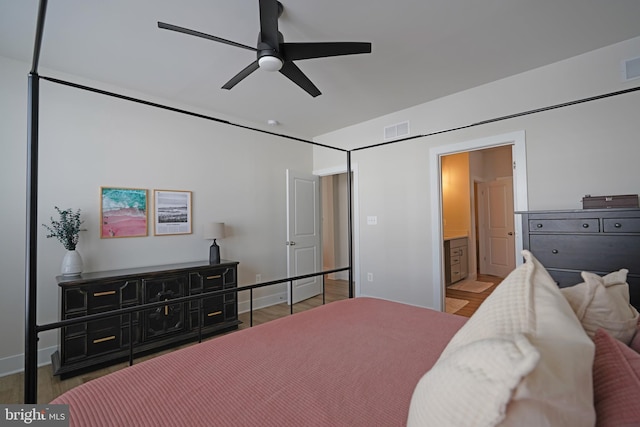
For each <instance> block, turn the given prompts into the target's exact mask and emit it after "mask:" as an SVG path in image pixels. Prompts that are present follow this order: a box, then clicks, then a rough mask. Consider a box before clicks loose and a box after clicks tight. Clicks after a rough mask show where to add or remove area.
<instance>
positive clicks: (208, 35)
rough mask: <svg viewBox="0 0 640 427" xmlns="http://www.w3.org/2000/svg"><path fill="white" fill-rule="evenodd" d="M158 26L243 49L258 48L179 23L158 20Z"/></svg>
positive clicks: (254, 49) (253, 49)
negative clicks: (182, 25)
mask: <svg viewBox="0 0 640 427" xmlns="http://www.w3.org/2000/svg"><path fill="white" fill-rule="evenodd" d="M158 28H162V29H164V30H171V31H177V32H178V33H184V34H189V35H190V36H196V37H202V38H203V39H208V40H213V41H214V42H219V43H224V44H228V45H231V46H235V47H241V48H242V49H248V50H252V51H254V52H256V51H257V50H258V49H256V48H255V47H251V46H247V45H244V44H240V43H236V42H234V41H231V40H227V39H223V38H220V37H216V36H212V35H210V34H205V33H201V32H200V31H194V30H190V29H189V28H183V27H178V26H177V25H172V24H167V23H165V22H158Z"/></svg>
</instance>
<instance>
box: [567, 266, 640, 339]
mask: <svg viewBox="0 0 640 427" xmlns="http://www.w3.org/2000/svg"><path fill="white" fill-rule="evenodd" d="M628 272H629V271H628V270H626V269H622V270H619V271H614V272H613V273H610V274H607V275H606V276H604V277H600V276H598V275H597V274H593V273H589V272H586V271H583V272H582V279H583V280H584V282H583V283H578V284H577V285H574V286H570V287H567V288H562V289H561V291H562V294H563V295H564V296H565V298H566V299H567V301H569V304H570V305H571V308H572V309H573V311H574V312H575V313H576V316H577V317H578V319H579V320H580V323H582V327H583V328H584V330H585V331H586V332H587V335H589V336H590V337H591V339H593V338H594V336H595V334H596V331H597V330H598V329H599V328H602V329H604V330H606V331H607V332H608V333H609V334H610V335H611V336H612V337H614V338H616V339H618V340H620V341H622V342H623V343H625V344H627V345H629V343H631V340H632V339H633V335H634V334H635V332H636V327H637V324H638V317H639V316H640V315H639V314H638V311H637V310H636V309H635V307H633V306H632V305H631V304H630V303H629V285H628V284H627V273H628Z"/></svg>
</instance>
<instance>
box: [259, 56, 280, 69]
mask: <svg viewBox="0 0 640 427" xmlns="http://www.w3.org/2000/svg"><path fill="white" fill-rule="evenodd" d="M258 65H259V66H260V68H261V69H263V70H266V71H280V69H281V68H282V65H283V62H282V60H281V59H280V58H278V57H277V56H271V55H266V56H262V57H260V59H258Z"/></svg>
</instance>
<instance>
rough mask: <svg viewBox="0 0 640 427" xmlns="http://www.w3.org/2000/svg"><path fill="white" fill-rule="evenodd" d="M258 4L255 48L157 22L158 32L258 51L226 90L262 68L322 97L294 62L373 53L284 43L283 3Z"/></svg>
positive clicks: (354, 45) (345, 45)
mask: <svg viewBox="0 0 640 427" xmlns="http://www.w3.org/2000/svg"><path fill="white" fill-rule="evenodd" d="M259 3H260V32H259V33H258V45H257V47H255V48H253V47H251V46H247V45H244V44H241V43H236V42H234V41H231V40H226V39H223V38H220V37H216V36H212V35H209V34H205V33H201V32H199V31H194V30H190V29H188V28H183V27H178V26H176V25H172V24H167V23H164V22H158V28H162V29H165V30H172V31H177V32H179V33H184V34H189V35H192V36H196V37H202V38H205V39H209V40H213V41H216V42H219V43H224V44H228V45H231V46H235V47H240V48H242V49H248V50H252V51H255V52H256V54H257V59H256V60H255V61H254V62H252V63H251V64H249V65H248V66H247V67H246V68H245V69H243V70H242V71H240V72H239V73H238V74H236V75H235V76H234V77H233V78H232V79H231V80H229V81H228V82H227V83H225V84H224V86H222V88H223V89H231V88H232V87H234V86H235V85H237V84H238V83H240V82H241V81H242V80H243V79H244V78H246V77H247V76H248V75H249V74H251V73H253V72H254V71H255V70H257V69H258V68H262V69H265V70H268V71H280V73H282V74H284V75H285V76H286V77H287V78H289V80H291V81H292V82H294V83H295V84H297V85H298V86H300V87H301V88H302V89H304V90H305V91H306V92H307V93H309V95H311V96H313V97H316V96H318V95H320V93H321V92H320V90H318V88H317V87H316V86H315V85H314V84H313V83H312V82H311V80H309V78H308V77H307V76H306V75H305V74H304V73H303V72H302V70H300V68H298V67H297V66H296V65H295V64H294V63H293V61H298V60H302V59H311V58H324V57H328V56H340V55H353V54H358V53H371V43H362V42H327V43H285V42H284V38H283V37H282V33H280V31H278V18H279V17H280V15H282V11H283V10H284V7H283V6H282V3H280V2H279V1H277V0H259Z"/></svg>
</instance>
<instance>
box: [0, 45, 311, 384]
mask: <svg viewBox="0 0 640 427" xmlns="http://www.w3.org/2000/svg"><path fill="white" fill-rule="evenodd" d="M27 73H28V65H27V64H22V63H18V62H14V61H11V60H7V59H3V58H0V75H2V78H0V92H1V93H2V94H3V95H2V97H0V123H1V125H0V132H2V133H1V135H2V144H3V149H4V150H3V152H4V154H3V155H2V156H0V159H1V160H0V162H1V163H0V170H1V171H2V172H0V173H2V182H3V184H2V190H1V192H2V193H1V195H2V200H4V201H5V209H3V210H2V212H3V213H2V224H3V225H4V226H5V230H4V231H3V238H2V244H1V245H0V248H1V251H2V256H1V257H0V263H1V271H2V276H1V277H2V279H1V280H2V300H1V302H0V305H1V307H0V324H3V325H15V327H4V328H0V342H2V343H3V345H2V346H0V347H1V348H0V373H2V372H7V371H11V370H15V369H20V368H22V366H23V365H22V363H23V362H22V356H21V354H22V353H23V351H24V348H23V335H24V332H23V319H24V259H25V249H24V239H25V238H24V236H25V231H24V230H25V212H26V207H25V206H26V205H25V203H26V202H25V189H26V185H25V177H26V148H27V137H26V128H27V126H26V102H27ZM95 86H100V84H95ZM109 89H111V88H109ZM116 91H118V92H120V93H126V92H125V91H124V90H122V89H121V90H116ZM127 94H130V95H132V96H139V97H144V96H142V95H139V94H131V93H127ZM164 103H165V104H167V105H172V104H171V103H170V102H169V101H166V102H164ZM172 106H174V105H172ZM178 107H180V106H178ZM187 109H188V108H187ZM209 114H210V115H213V116H216V114H215V113H209ZM287 168H291V169H295V170H299V171H303V172H311V170H312V149H311V146H310V145H307V144H301V143H299V142H296V141H290V140H286V139H283V138H279V137H275V136H271V135H265V134H262V133H257V132H253V131H250V130H246V129H241V128H237V127H231V126H228V125H224V124H220V123H216V122H212V121H207V120H203V119H200V118H195V117H189V116H185V115H181V114H177V113H174V112H169V111H164V110H160V109H157V108H153V107H149V106H145V105H140V104H135V103H131V102H127V101H123V100H118V99H115V98H111V97H106V96H103V95H98V94H94V93H90V92H86V91H81V90H77V89H73V88H69V87H65V86H61V85H58V84H54V83H51V82H47V81H44V80H42V81H41V104H40V168H39V198H38V202H39V214H38V223H39V224H41V223H44V222H48V221H49V217H50V216H52V215H55V211H54V206H59V207H60V208H73V209H81V210H82V218H83V219H84V221H85V223H84V227H85V228H87V231H85V232H82V233H81V236H80V243H79V245H78V251H79V252H80V253H81V254H82V256H83V259H84V267H85V268H84V270H85V271H87V272H88V271H103V270H111V269H120V268H128V267H136V266H149V265H160V264H164V263H174V262H186V261H197V260H206V259H207V258H208V253H209V252H208V248H209V245H210V244H211V241H208V240H205V239H204V238H203V237H202V225H203V224H204V223H206V222H209V221H222V222H225V224H226V225H227V234H228V236H227V237H225V239H223V240H221V241H219V244H220V246H221V253H222V257H223V258H225V259H231V260H237V261H240V266H239V282H240V284H241V285H243V284H249V283H254V282H255V275H256V273H260V274H261V275H262V280H263V281H267V280H274V279H280V278H283V277H286V246H285V245H284V242H285V240H286V238H285V236H286V233H285V226H286V223H285V218H286V215H285V200H286V197H285V182H286V180H285V170H286V169H287ZM101 186H111V187H131V188H145V189H148V190H149V208H151V206H152V202H153V197H152V192H153V189H164V190H170V189H175V190H188V191H192V192H193V199H192V200H193V221H194V228H193V234H190V235H180V236H153V228H152V224H153V221H152V215H151V216H150V222H149V235H148V236H147V237H137V238H119V239H101V238H100V226H99V208H100V187H101ZM38 231H39V236H38V322H39V323H47V322H52V321H56V320H58V313H59V308H58V286H57V285H56V282H55V279H54V278H55V276H56V275H57V274H59V271H60V262H61V260H62V257H63V255H64V252H65V250H64V248H63V247H62V245H61V244H60V243H59V242H57V241H56V240H55V239H46V238H45V235H46V230H45V229H44V228H43V227H42V228H40V229H39V230H38ZM281 291H282V292H284V291H285V285H282V289H277V290H273V291H271V292H255V293H254V297H255V298H256V299H257V300H260V298H264V299H265V300H268V299H269V298H270V295H278V293H279V292H281ZM285 295H286V294H285ZM247 297H248V296H246V295H241V296H240V299H241V301H242V300H246V298H247ZM259 304H260V301H256V306H258V305H259ZM56 343H57V333H55V332H49V333H45V334H41V340H40V343H39V347H40V349H45V350H46V351H44V353H47V351H48V352H49V353H50V348H51V347H52V346H55V345H56ZM43 357H44V358H45V360H46V354H45V355H44V356H43ZM18 362H19V363H18ZM16 364H17V366H16Z"/></svg>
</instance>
